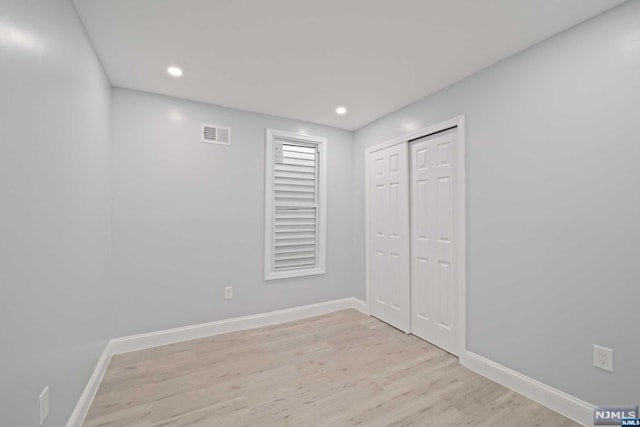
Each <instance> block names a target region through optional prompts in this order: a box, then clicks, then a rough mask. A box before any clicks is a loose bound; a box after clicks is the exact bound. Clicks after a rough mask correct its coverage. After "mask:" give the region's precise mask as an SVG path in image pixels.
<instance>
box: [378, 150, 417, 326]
mask: <svg viewBox="0 0 640 427" xmlns="http://www.w3.org/2000/svg"><path fill="white" fill-rule="evenodd" d="M368 179H369V207H368V209H369V230H368V233H369V243H370V246H371V247H370V248H369V256H370V259H369V268H370V271H369V278H370V283H371V292H372V295H371V301H372V302H371V311H372V315H373V316H375V317H377V318H379V319H380V320H382V321H384V322H386V323H388V324H390V325H392V326H395V327H396V328H398V329H400V330H402V331H405V332H409V330H410V320H411V313H410V292H411V291H410V280H409V262H410V258H409V179H408V167H407V145H406V144H401V145H397V146H393V147H389V148H386V149H383V150H379V151H376V152H373V153H371V154H370V155H369V177H368Z"/></svg>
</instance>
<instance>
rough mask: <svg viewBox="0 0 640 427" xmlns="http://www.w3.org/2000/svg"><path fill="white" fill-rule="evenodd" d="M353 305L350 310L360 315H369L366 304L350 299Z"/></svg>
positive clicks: (359, 300)
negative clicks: (356, 311)
mask: <svg viewBox="0 0 640 427" xmlns="http://www.w3.org/2000/svg"><path fill="white" fill-rule="evenodd" d="M351 300H352V303H353V305H352V306H351V308H353V309H356V310H358V311H359V312H360V313H362V314H366V315H367V316H370V315H371V311H370V310H369V306H368V305H367V303H366V302H364V301H362V300H361V299H358V298H351Z"/></svg>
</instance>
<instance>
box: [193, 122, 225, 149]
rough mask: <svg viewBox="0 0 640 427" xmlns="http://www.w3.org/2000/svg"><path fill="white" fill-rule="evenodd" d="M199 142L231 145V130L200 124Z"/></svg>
mask: <svg viewBox="0 0 640 427" xmlns="http://www.w3.org/2000/svg"><path fill="white" fill-rule="evenodd" d="M200 142H206V143H207V144H221V145H231V128H228V127H224V126H218V125H208V124H205V123H202V124H201V125H200Z"/></svg>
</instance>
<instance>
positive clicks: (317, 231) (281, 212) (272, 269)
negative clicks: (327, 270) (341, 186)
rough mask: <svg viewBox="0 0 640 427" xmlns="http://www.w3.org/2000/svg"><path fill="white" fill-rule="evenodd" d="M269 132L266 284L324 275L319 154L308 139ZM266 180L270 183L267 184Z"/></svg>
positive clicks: (315, 145)
mask: <svg viewBox="0 0 640 427" xmlns="http://www.w3.org/2000/svg"><path fill="white" fill-rule="evenodd" d="M279 134H281V132H280V131H271V133H269V132H268V138H267V139H268V147H267V149H268V150H271V152H270V153H268V154H270V155H268V156H267V158H268V164H267V175H268V176H267V178H268V179H267V182H268V184H267V195H266V199H267V217H269V216H270V217H271V218H270V220H268V221H267V222H266V226H267V227H268V229H267V230H266V236H267V239H266V240H267V242H266V245H267V246H268V247H267V248H266V251H265V252H266V254H267V257H266V258H267V259H266V260H265V262H266V264H267V268H266V273H265V278H266V279H272V278H279V277H293V276H302V275H310V274H320V273H323V272H324V265H323V264H324V263H323V261H324V256H321V255H323V253H322V251H323V250H324V247H323V244H324V243H323V240H324V237H323V236H321V232H324V230H323V227H320V226H319V221H320V220H321V219H322V220H324V218H320V212H321V211H322V210H321V209H320V204H321V203H323V201H322V200H321V197H320V193H321V192H320V191H319V190H320V187H321V185H320V179H319V178H320V169H321V168H320V163H321V162H322V161H323V159H321V158H320V148H319V145H318V141H315V140H312V141H309V140H308V139H307V138H308V137H307V136H303V135H296V137H295V138H292V137H291V135H290V134H288V133H286V135H279ZM269 178H270V179H269Z"/></svg>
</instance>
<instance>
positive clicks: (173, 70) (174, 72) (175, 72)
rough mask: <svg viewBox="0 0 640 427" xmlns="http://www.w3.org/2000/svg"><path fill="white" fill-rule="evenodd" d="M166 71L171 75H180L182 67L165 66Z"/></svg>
mask: <svg viewBox="0 0 640 427" xmlns="http://www.w3.org/2000/svg"><path fill="white" fill-rule="evenodd" d="M167 73H169V74H170V75H172V76H173V77H182V69H180V68H178V67H169V68H167Z"/></svg>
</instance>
